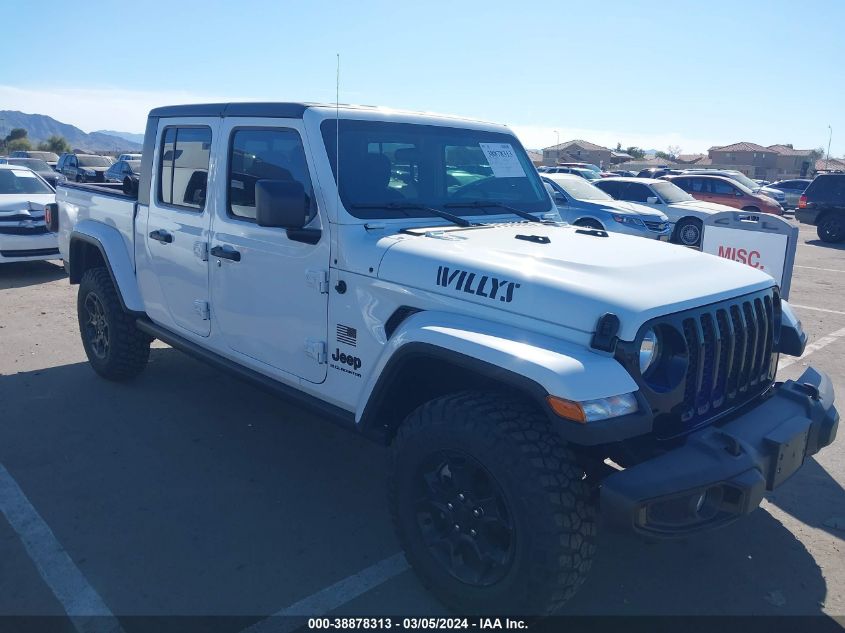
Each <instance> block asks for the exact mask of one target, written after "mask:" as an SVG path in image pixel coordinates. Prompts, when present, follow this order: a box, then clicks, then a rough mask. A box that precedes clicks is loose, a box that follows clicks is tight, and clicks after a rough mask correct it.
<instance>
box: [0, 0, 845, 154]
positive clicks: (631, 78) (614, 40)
mask: <svg viewBox="0 0 845 633" xmlns="http://www.w3.org/2000/svg"><path fill="white" fill-rule="evenodd" d="M3 14H4V18H5V19H4V20H3V22H4V24H6V28H4V29H3V39H4V51H5V53H4V62H3V63H2V64H0V109H15V110H23V111H26V112H39V113H43V114H48V115H51V116H54V117H56V118H58V119H60V120H63V121H66V122H68V123H72V124H75V125H77V126H79V127H81V128H82V129H84V130H86V131H92V130H94V129H103V128H105V129H118V130H123V131H129V132H138V131H141V130H143V123H144V121H143V118H144V114H145V112H146V110H148V109H149V108H150V107H154V106H156V105H163V104H165V103H176V102H197V101H205V100H236V101H242V100H252V99H261V100H304V101H334V80H335V54H336V53H338V52H339V53H340V54H341V94H340V97H341V101H342V102H352V103H366V104H378V105H385V106H390V107H396V108H408V109H414V110H431V111H436V112H446V113H454V114H460V115H465V116H472V117H477V118H482V119H487V120H492V121H497V122H502V123H506V124H508V125H511V126H513V127H514V129H515V130H516V131H517V133H518V134H519V135H520V137H521V139H522V141H523V143H524V144H525V145H527V146H529V147H541V146H544V145H551V144H553V143H554V142H555V140H556V138H557V137H558V135H555V133H554V130H557V131H558V132H559V137H560V140H561V141H564V140H569V139H570V138H585V139H586V140H592V141H594V142H598V143H601V144H604V145H609V144H613V145H615V143H616V141H621V142H622V144H623V145H629V144H635V145H639V146H642V147H644V148H655V149H666V147H667V146H668V145H670V144H672V145H679V146H680V147H681V148H682V149H683V150H684V151H685V152H692V151H702V150H706V149H707V147H709V146H710V145H718V144H726V143H730V142H734V141H740V140H744V141H753V142H757V143H762V144H764V145H769V144H773V143H793V144H794V145H795V146H796V147H802V148H803V147H818V146H826V145H827V140H828V125H832V126H833V144H832V148H831V154H832V155H835V156H841V155H843V153H845V70H844V69H845V64H843V60H845V46H843V45H842V40H841V29H842V25H843V24H845V2H840V1H839V0H828V1H825V2H823V1H814V0H804V1H803V2H801V3H800V4H796V3H795V2H794V0H793V1H791V2H787V1H773V0H767V1H765V2H763V1H760V2H752V1H737V0H733V1H731V2H723V1H721V0H706V1H702V2H698V3H689V4H688V3H679V2H665V3H660V2H658V3H655V2H654V0H647V1H638V0H630V1H627V2H622V1H619V2H617V1H613V0H600V1H596V2H588V1H586V0H580V1H579V2H548V1H547V2H542V3H526V2H522V1H518V0H510V1H508V2H499V1H488V2H471V1H461V2H455V1H450V2H440V1H437V0H431V1H429V2H425V3H424V2H405V3H403V2H399V1H397V0H391V1H378V2H367V1H366V0H359V1H357V2H332V1H323V2H313V3H312V2H303V1H298V2H282V1H278V0H277V1H275V2H272V1H262V0H238V1H229V2H220V1H215V0H205V1H194V0H190V1H182V0H170V1H169V2H161V1H159V0H141V1H139V2H113V1H112V2H101V1H99V0H88V1H86V2H63V3H59V2H45V1H43V0H42V1H36V0H28V1H25V2H14V3H9V4H8V5H7V6H4V9H3ZM12 24H14V25H16V27H15V28H9V25H12ZM18 51H19V52H18Z"/></svg>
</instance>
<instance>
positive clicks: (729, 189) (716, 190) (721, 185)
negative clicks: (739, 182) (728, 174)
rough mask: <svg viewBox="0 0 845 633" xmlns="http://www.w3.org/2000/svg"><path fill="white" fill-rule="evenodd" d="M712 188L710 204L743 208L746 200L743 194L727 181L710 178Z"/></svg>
mask: <svg viewBox="0 0 845 633" xmlns="http://www.w3.org/2000/svg"><path fill="white" fill-rule="evenodd" d="M707 180H708V183H709V186H710V198H709V201H710V202H715V203H716V204H724V205H727V206H729V207H741V206H742V202H743V200H744V199H745V198H744V196H743V195H742V192H741V191H740V190H739V189H737V188H736V187H734V186H733V185H732V184H731V183H730V182H729V181H728V180H727V179H721V178H708V179H707Z"/></svg>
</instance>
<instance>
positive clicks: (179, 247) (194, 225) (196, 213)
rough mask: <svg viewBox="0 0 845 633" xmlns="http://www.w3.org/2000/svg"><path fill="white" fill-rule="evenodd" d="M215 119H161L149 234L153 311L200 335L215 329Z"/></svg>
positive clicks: (161, 318) (165, 320) (171, 323)
mask: <svg viewBox="0 0 845 633" xmlns="http://www.w3.org/2000/svg"><path fill="white" fill-rule="evenodd" d="M211 121H213V123H210V121H209V119H161V120H160V122H159V129H158V135H157V144H156V151H155V155H154V161H153V166H154V169H153V178H152V191H151V195H150V207H149V213H148V216H147V227H146V230H145V231H144V234H143V237H144V240H145V242H146V248H147V255H148V257H149V260H150V263H151V268H152V271H153V275H152V278H153V280H154V283H156V284H157V286H158V292H156V293H155V295H154V296H157V297H158V298H159V301H158V302H155V301H151V302H150V304H149V307H148V314H149V315H150V317H151V318H152V319H153V320H156V321H159V322H162V324H164V325H168V326H170V327H174V326H175V329H177V331H178V329H182V330H186V331H187V332H191V333H193V334H198V335H200V336H208V334H209V331H210V322H209V318H210V314H209V297H208V253H207V248H208V246H207V245H208V232H209V228H210V225H211V213H212V211H213V210H214V205H215V197H214V196H207V195H206V194H207V191H208V190H209V178H210V171H211V168H212V163H211V156H212V144H213V143H214V142H215V138H216V129H213V128H216V127H218V126H219V120H218V119H213V120H211ZM141 274H142V273H141V272H139V276H140V275H141ZM140 281H141V283H144V280H140Z"/></svg>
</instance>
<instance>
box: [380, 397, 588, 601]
mask: <svg viewBox="0 0 845 633" xmlns="http://www.w3.org/2000/svg"><path fill="white" fill-rule="evenodd" d="M390 468H391V473H390V507H391V513H392V515H393V521H394V525H395V527H396V530H397V533H398V535H399V540H400V542H401V543H402V546H403V547H404V549H405V554H406V556H407V558H408V561H409V563H410V564H411V566H412V567H413V568H414V570H415V571H416V573H417V574H418V575H419V577H420V578H421V580H422V582H423V584H424V585H425V586H426V587H427V588H428V589H430V590H431V591H432V592H433V593H434V594H436V595H437V596H438V597H439V598H440V599H441V600H442V601H443V602H444V603H445V604H447V605H448V606H450V607H452V608H453V609H455V610H457V611H459V612H463V613H499V614H525V615H543V614H546V613H550V612H552V611H554V610H555V609H557V608H558V607H560V606H561V605H562V604H563V603H564V602H566V601H567V600H568V599H569V598H570V597H571V596H572V595H573V594H574V593H575V591H576V590H577V589H578V587H580V585H581V584H582V583H583V581H584V579H585V577H586V574H587V572H588V571H589V568H590V564H591V561H592V557H593V552H594V550H595V546H594V536H595V505H594V502H593V501H592V500H591V497H590V493H589V490H588V487H587V485H586V483H585V482H584V472H583V470H582V469H581V468H579V467H578V465H577V463H576V461H575V456H574V454H573V453H572V452H571V451H570V450H569V449H568V448H567V447H566V446H565V445H564V443H563V442H562V440H561V439H560V438H559V437H558V436H557V435H556V434H555V433H554V432H553V431H552V430H551V429H550V428H549V426H548V420H547V419H546V418H545V416H544V415H543V414H542V413H541V412H539V411H537V410H536V408H535V407H533V406H531V405H530V404H529V403H527V402H524V401H522V400H520V399H518V398H512V397H503V396H497V395H494V394H490V393H482V392H463V393H458V394H454V395H450V396H445V397H442V398H438V399H436V400H432V401H430V402H428V403H426V404H424V405H422V406H421V407H419V408H418V409H417V410H416V411H414V412H413V413H412V414H411V415H410V416H408V418H407V419H406V420H405V422H404V424H403V425H402V426H401V427H400V428H399V431H398V434H397V436H396V439H395V440H394V442H393V446H392V450H391V466H390Z"/></svg>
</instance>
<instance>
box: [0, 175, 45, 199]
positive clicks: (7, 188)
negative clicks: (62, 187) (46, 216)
mask: <svg viewBox="0 0 845 633" xmlns="http://www.w3.org/2000/svg"><path fill="white" fill-rule="evenodd" d="M22 193H53V190H52V189H50V187H48V186H47V185H46V184H44V182H43V181H42V180H41V179H40V178H39V177H38V176H36V175H35V174H34V173H32V172H31V171H30V170H28V169H0V195H4V194H5V195H9V194H11V195H16V194H22Z"/></svg>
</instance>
